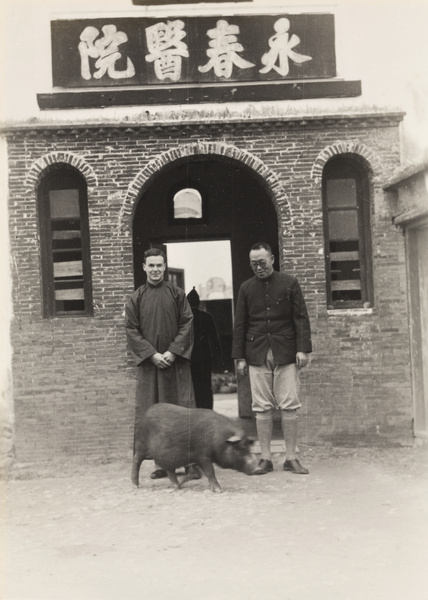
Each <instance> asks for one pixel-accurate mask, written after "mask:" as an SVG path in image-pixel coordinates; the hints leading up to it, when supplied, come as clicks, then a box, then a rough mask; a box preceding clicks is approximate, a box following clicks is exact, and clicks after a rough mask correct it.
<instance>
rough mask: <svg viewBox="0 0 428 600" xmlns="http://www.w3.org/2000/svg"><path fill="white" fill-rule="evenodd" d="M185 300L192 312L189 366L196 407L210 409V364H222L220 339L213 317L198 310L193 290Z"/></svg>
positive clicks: (195, 294)
mask: <svg viewBox="0 0 428 600" xmlns="http://www.w3.org/2000/svg"><path fill="white" fill-rule="evenodd" d="M187 299H188V301H189V304H190V306H191V309H192V312H193V330H194V345H193V351H192V358H191V361H190V364H191V371H192V381H193V389H194V391H195V400H196V406H197V407H198V408H210V409H212V407H213V401H214V398H213V390H212V381H211V375H212V363H213V360H216V361H217V362H218V363H219V364H220V363H221V362H222V350H221V343H220V338H219V336H218V332H217V327H216V324H215V321H214V317H213V316H212V315H211V314H210V313H209V312H206V311H205V310H200V308H199V294H198V292H197V291H196V290H195V288H193V290H191V291H190V292H189V293H188V294H187Z"/></svg>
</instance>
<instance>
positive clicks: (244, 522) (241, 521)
mask: <svg viewBox="0 0 428 600" xmlns="http://www.w3.org/2000/svg"><path fill="white" fill-rule="evenodd" d="M301 454H302V456H301V460H302V463H303V464H305V465H306V466H307V467H308V468H309V469H310V475H309V476H296V475H293V474H291V473H287V472H283V471H282V470H281V467H282V460H283V457H282V456H279V455H277V456H275V457H274V465H275V471H274V472H273V473H269V474H268V475H265V476H260V477H247V476H246V475H244V474H241V473H236V472H234V471H230V470H221V469H219V468H217V469H216V472H217V476H218V479H219V482H220V485H221V486H222V488H223V493H222V494H213V493H212V492H211V491H209V490H208V488H207V480H206V479H205V478H203V479H201V480H199V481H191V482H188V483H187V484H185V486H184V487H183V489H182V490H181V491H176V490H174V489H173V488H172V487H171V485H170V483H169V481H168V480H158V481H152V480H151V479H150V478H149V473H150V471H151V470H152V468H153V464H152V463H151V462H147V463H143V466H142V472H141V487H140V489H138V490H135V489H133V488H132V487H131V484H130V478H129V476H130V463H131V457H130V456H128V457H126V458H121V459H115V460H112V461H108V460H105V461H92V462H91V461H89V460H88V461H83V460H81V461H70V462H68V463H66V464H64V465H62V464H61V463H59V462H53V463H50V464H49V465H16V466H15V468H14V469H13V470H12V473H11V479H9V481H8V482H7V483H6V482H4V481H3V482H2V485H3V488H4V487H5V486H6V487H7V496H6V498H7V510H6V511H2V524H1V525H2V531H3V532H4V531H6V536H5V538H3V542H4V543H3V544H2V547H3V550H4V549H6V561H5V563H3V564H5V568H6V573H5V574H4V576H2V577H0V581H2V582H3V590H2V594H1V598H3V599H5V600H24V599H25V600H116V599H118V600H119V599H120V600H121V599H124V600H134V599H138V600H145V599H150V600H169V599H174V600H175V599H178V600H181V599H186V600H196V599H198V600H199V599H203V600H271V599H272V600H315V599H316V600H320V599H321V600H324V599H325V600H371V599H373V600H374V599H376V600H384V599H385V600H386V599H387V600H398V599H408V598H411V599H412V600H426V598H427V589H428V576H427V564H428V562H427V558H428V542H427V540H428V536H427V533H428V506H427V504H428V503H427V499H428V457H427V451H426V449H424V448H403V449H390V450H387V449H382V450H379V449H373V448H370V449H368V448H359V449H347V448H336V449H334V448H333V449H325V448H315V447H308V448H301ZM3 497H4V495H3ZM5 526H6V527H5ZM2 562H3V561H2ZM0 585H1V584H0Z"/></svg>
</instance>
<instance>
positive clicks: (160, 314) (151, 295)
mask: <svg viewBox="0 0 428 600" xmlns="http://www.w3.org/2000/svg"><path fill="white" fill-rule="evenodd" d="M125 329H126V336H127V340H128V347H129V350H130V352H131V354H132V356H133V358H134V360H135V362H136V364H137V366H138V369H137V393H136V410H135V426H136V428H137V427H138V426H139V424H140V423H141V419H142V417H143V415H144V413H145V411H146V410H147V409H148V408H149V407H150V406H151V405H152V404H156V403H157V402H167V403H169V404H177V405H179V406H185V407H188V408H192V407H195V398H194V393H193V385H192V377H191V372H190V357H191V355H192V347H193V314H192V310H191V308H190V305H189V303H188V301H187V298H186V295H185V293H184V291H183V290H181V289H180V288H177V287H175V286H174V285H173V284H171V283H169V282H167V281H163V282H161V283H160V284H159V285H157V286H154V285H151V284H149V283H145V284H144V285H142V286H140V287H139V288H138V289H137V290H136V291H135V292H134V293H133V294H131V296H130V297H129V298H128V301H127V303H126V308H125ZM167 350H169V351H170V352H172V353H174V354H175V355H176V359H175V361H174V363H173V364H172V365H171V367H169V368H167V369H157V368H156V367H155V365H154V364H153V363H152V362H151V360H150V356H152V355H153V354H155V353H156V352H160V353H161V354H163V353H164V352H166V351H167Z"/></svg>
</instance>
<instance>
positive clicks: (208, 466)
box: [199, 461, 221, 493]
mask: <svg viewBox="0 0 428 600" xmlns="http://www.w3.org/2000/svg"><path fill="white" fill-rule="evenodd" d="M199 467H200V468H201V469H202V471H203V472H204V473H205V475H206V476H207V477H208V484H209V486H210V490H211V491H212V492H217V493H221V487H220V484H219V482H218V481H217V478H216V476H215V471H214V466H213V464H212V462H209V461H206V462H204V463H203V464H199Z"/></svg>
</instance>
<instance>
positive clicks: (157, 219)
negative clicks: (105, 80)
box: [5, 111, 413, 460]
mask: <svg viewBox="0 0 428 600" xmlns="http://www.w3.org/2000/svg"><path fill="white" fill-rule="evenodd" d="M199 114H200V115H201V114H203V112H202V111H201V112H200V113H199ZM402 116H403V115H402V113H394V112H379V113H370V114H368V113H364V112H360V113H358V112H353V113H350V114H337V115H335V116H331V115H330V116H314V115H312V116H308V117H305V118H301V117H293V116H288V117H287V116H281V117H275V118H274V117H271V116H270V117H269V116H265V117H263V116H257V115H255V114H253V115H252V116H248V115H246V116H245V118H244V117H243V118H241V119H240V118H236V117H234V118H232V117H231V116H227V114H226V113H224V115H223V117H222V118H212V116H207V118H203V116H202V117H201V116H199V117H198V119H197V120H195V118H194V117H192V115H191V114H190V113H189V118H188V119H184V120H182V119H179V118H175V119H171V120H169V121H168V120H164V121H162V120H153V121H146V122H139V123H137V122H127V123H116V124H111V123H107V122H106V123H103V124H101V123H99V122H98V123H94V124H91V123H86V124H84V125H71V124H67V125H54V124H52V125H49V126H47V125H42V124H39V125H25V126H22V127H19V126H15V127H11V128H9V129H7V130H6V131H5V134H6V136H7V144H8V157H9V214H10V237H11V251H12V258H13V263H12V264H13V273H12V275H13V306H14V317H13V322H12V344H13V348H14V355H13V387H14V403H15V448H16V456H17V458H18V459H20V460H29V459H34V460H42V459H47V458H50V457H52V456H62V455H64V456H67V455H70V456H71V455H82V456H84V455H93V456H102V455H106V454H107V455H109V454H112V455H113V454H116V455H117V454H120V453H124V452H128V451H129V450H130V448H131V446H132V430H133V413H134V388H135V379H134V366H133V364H132V362H131V360H130V357H129V355H128V354H127V349H126V342H125V332H124V321H123V310H124V303H125V299H126V297H127V295H128V294H130V293H131V292H132V291H133V289H134V287H135V285H137V284H138V283H139V281H138V265H139V262H140V259H139V257H140V254H139V253H140V252H141V249H142V247H143V246H145V247H147V245H148V243H149V242H151V241H153V240H155V241H165V240H166V239H168V236H170V237H171V236H172V237H174V239H177V238H180V239H185V237H186V236H188V237H187V239H188V238H189V237H190V238H191V237H192V235H193V236H194V238H195V239H216V238H221V239H231V242H232V261H233V265H234V281H233V286H234V289H235V292H236V290H237V288H238V287H239V285H240V283H241V282H242V281H243V280H244V279H246V278H248V277H249V276H250V273H249V267H248V264H247V255H248V249H249V242H250V241H252V242H253V243H254V242H255V241H258V240H259V238H260V237H262V233H263V231H264V230H263V227H262V228H261V229H259V230H257V226H254V227H255V229H254V236H256V239H254V240H253V239H252V237H251V231H250V234H249V233H248V230H251V229H252V225H251V223H252V222H251V221H248V222H245V221H242V222H241V219H240V217H239V218H238V213H239V211H241V213H242V214H246V213H247V212H249V213H251V211H253V212H254V213H255V219H256V220H257V216H259V217H260V215H262V214H265V213H266V214H268V213H269V215H270V214H271V213H272V216H271V217H269V219H270V221H269V227H270V231H272V227H275V228H276V229H275V232H274V235H273V236H272V234H270V239H269V241H271V242H272V245H273V246H274V247H275V248H277V251H278V253H279V256H280V265H277V268H278V267H280V268H281V269H283V270H287V271H289V272H292V273H294V274H296V275H297V277H298V279H299V281H300V283H301V286H302V288H303V291H304V294H305V298H306V301H307V305H308V310H309V313H310V317H311V322H312V329H313V345H314V354H313V357H312V363H311V366H310V368H309V369H308V370H306V371H305V372H303V374H302V386H303V389H302V392H303V403H304V407H303V414H302V419H303V420H304V424H303V423H302V431H303V432H304V434H303V435H304V436H305V441H306V442H307V443H314V444H319V443H344V442H346V443H371V444H386V443H388V444H389V443H409V442H410V441H411V439H412V436H413V430H412V418H413V414H412V394H411V377H410V346H409V329H408V311H407V293H406V273H405V259H404V256H405V255H404V250H405V249H404V239H403V236H402V234H401V232H400V231H399V230H398V229H397V228H396V227H395V226H394V224H393V222H392V217H393V216H394V210H395V206H394V202H393V201H392V200H391V197H390V195H388V194H387V193H385V191H384V190H383V185H384V183H385V182H386V181H387V180H388V178H390V177H391V175H392V173H393V172H394V170H395V169H396V168H397V167H398V165H399V157H400V146H399V124H400V121H401V119H402ZM338 157H339V158H340V157H342V158H345V159H346V160H348V159H349V160H351V161H356V164H358V165H360V166H361V168H362V169H364V173H365V176H366V182H367V193H366V196H367V207H366V212H367V214H366V217H365V219H366V221H365V222H366V224H368V231H367V240H366V254H367V256H366V259H367V264H369V265H370V272H369V273H368V275H367V277H368V279H371V281H372V284H371V288H370V290H369V292H367V293H368V295H367V296H366V298H365V302H361V303H360V305H359V306H358V305H355V306H352V305H351V304H352V303H351V304H349V303H347V302H345V303H344V304H343V306H341V305H340V303H337V302H336V303H334V302H333V304H332V303H331V297H333V298H334V292H332V290H333V291H334V289H335V284H333V283H332V279H331V278H330V280H329V282H328V281H327V280H328V279H329V275H328V273H327V271H326V264H327V263H326V261H325V257H324V254H325V248H326V244H325V237H326V227H327V230H328V227H329V225H328V224H327V225H326V210H325V206H324V204H325V187H324V184H325V173H326V165H327V166H328V165H330V164H332V163H331V161H332V160H335V159H337V158H338ZM180 165H185V166H186V169H187V170H189V169H190V171H191V170H192V168H194V169H195V173H196V171H198V170H199V171H198V173H199V172H200V173H202V172H203V170H204V168H206V165H208V167H209V168H208V170H210V169H211V170H214V172H215V173H216V174H218V175H220V174H221V173H223V172H224V173H225V174H227V176H229V175H228V173H229V171H230V172H232V173H235V172H236V173H237V172H239V171H242V172H243V173H244V175H245V177H246V178H247V179H249V180H250V181H251V182H254V185H253V184H252V188H257V190H259V192H260V193H259V192H257V193H256V192H254V197H252V196H251V193H252V192H250V191H249V189H250V188H249V189H248V190H247V191H246V188H245V182H244V181H242V182H239V186H241V187H240V188H239V189H238V191H237V192H236V194H237V195H239V194H240V193H241V192H242V193H241V196H242V198H241V199H240V201H239V202H240V204H239V205H238V204H236V206H235V203H236V202H238V201H237V200H236V199H233V198H230V199H228V198H223V199H221V195H220V194H219V196H218V197H217V199H214V200H213V205H212V206H211V208H210V214H211V220H212V223H211V225H210V226H209V227H208V228H207V227H206V226H204V225H196V226H195V230H194V232H193V233H192V230H191V226H186V228H185V232H184V229H180V228H175V229H174V227H175V226H174V224H172V225H166V224H165V223H166V222H165V221H164V222H161V221H162V215H163V214H166V213H164V212H163V208H161V207H162V205H161V200H159V213H157V212H156V206H157V204H156V202H157V200H156V198H158V196H157V195H156V194H154V192H153V194H154V196H153V197H151V196H150V193H151V190H154V189H155V190H162V189H163V188H162V186H163V185H166V184H165V183H164V182H165V181H168V180H169V174H172V175H171V176H175V174H176V173H177V172H178V169H179V167H180ZM204 165H205V166H204ZM57 166H60V167H61V168H63V167H67V168H68V169H71V171H73V173H75V174H76V173H77V174H79V177H80V178H81V179H82V181H83V182H84V184H85V189H86V194H87V209H88V214H87V221H88V236H89V237H88V239H87V242H88V252H89V263H88V264H89V268H90V278H89V283H88V282H87V284H86V285H87V287H88V286H90V290H89V292H90V296H89V297H90V306H89V305H88V306H87V308H88V310H87V312H86V314H82V315H73V314H72V313H70V314H66V315H62V316H61V315H55V314H54V315H52V314H49V311H47V309H46V294H47V293H48V292H47V289H48V288H47V287H46V285H45V284H44V281H43V280H44V278H46V273H44V271H43V256H42V254H43V248H42V245H41V244H42V237H43V223H42V222H41V220H42V219H43V215H41V213H40V189H41V187H42V185H43V181H44V180H45V178H46V176H47V175H49V173H51V172H52V170H53V169H55V168H56V167H57ZM195 176H196V175H195ZM204 176H205V175H200V177H201V178H203V177H204ZM230 176H231V177H232V175H230ZM247 176H248V177H247ZM245 177H244V178H243V179H245ZM218 179H221V177H218ZM234 181H235V180H234ZM236 181H238V180H236ZM155 186H158V188H156V187H155ZM159 186H160V187H159ZM237 186H238V183H237ZM239 190H241V192H240V191H239ZM323 190H324V191H323ZM256 196H257V197H256ZM262 196H263V200H260V198H261V197H262ZM145 198H149V200H150V201H149V202H148V203H147V204H144V202H145ZM323 198H324V200H323ZM258 202H260V203H259V204H257V203H258ZM216 203H217V204H216ZM228 203H229V204H228ZM323 203H324V204H323ZM220 204H221V205H222V210H223V212H224V214H225V215H229V218H228V219H227V218H225V216H224V215H223V217H222V216H218V217H217V216H216V215H217V213H216V206H217V205H220ZM232 205H233V206H232ZM268 205H269V206H268ZM323 206H324V208H323ZM141 207H143V208H144V210H142V208H141ZM272 207H273V209H274V210H273V211H272ZM247 209H248V210H247ZM150 211H151V212H150ZM237 211H238V212H237ZM269 211H270V212H269ZM241 213H239V214H241ZM157 215H158V216H157ZM217 218H218V221H216V219H217ZM147 220H149V223H148V224H147V222H146V221H147ZM261 221H262V222H263V219H261ZM254 222H256V221H254ZM135 223H140V224H141V231H142V232H143V233H141V235H140V234H139V232H138V231H137V229H138V227H137V228H136V227H135ZM231 223H232V224H231ZM272 223H273V225H272ZM144 227H146V229H147V231H146V230H145V229H144ZM189 227H190V229H189ZM266 227H267V225H266ZM198 228H199V229H198ZM244 229H245V231H243V230H244ZM41 231H42V234H41ZM139 235H140V237H139ZM150 236H152V237H150ZM332 264H333V263H332ZM332 272H333V270H332ZM333 279H334V277H333ZM89 292H88V293H89ZM328 294H330V296H329V297H330V300H328V298H327V296H328ZM331 294H333V296H332V295H331ZM348 304H349V305H348Z"/></svg>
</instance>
